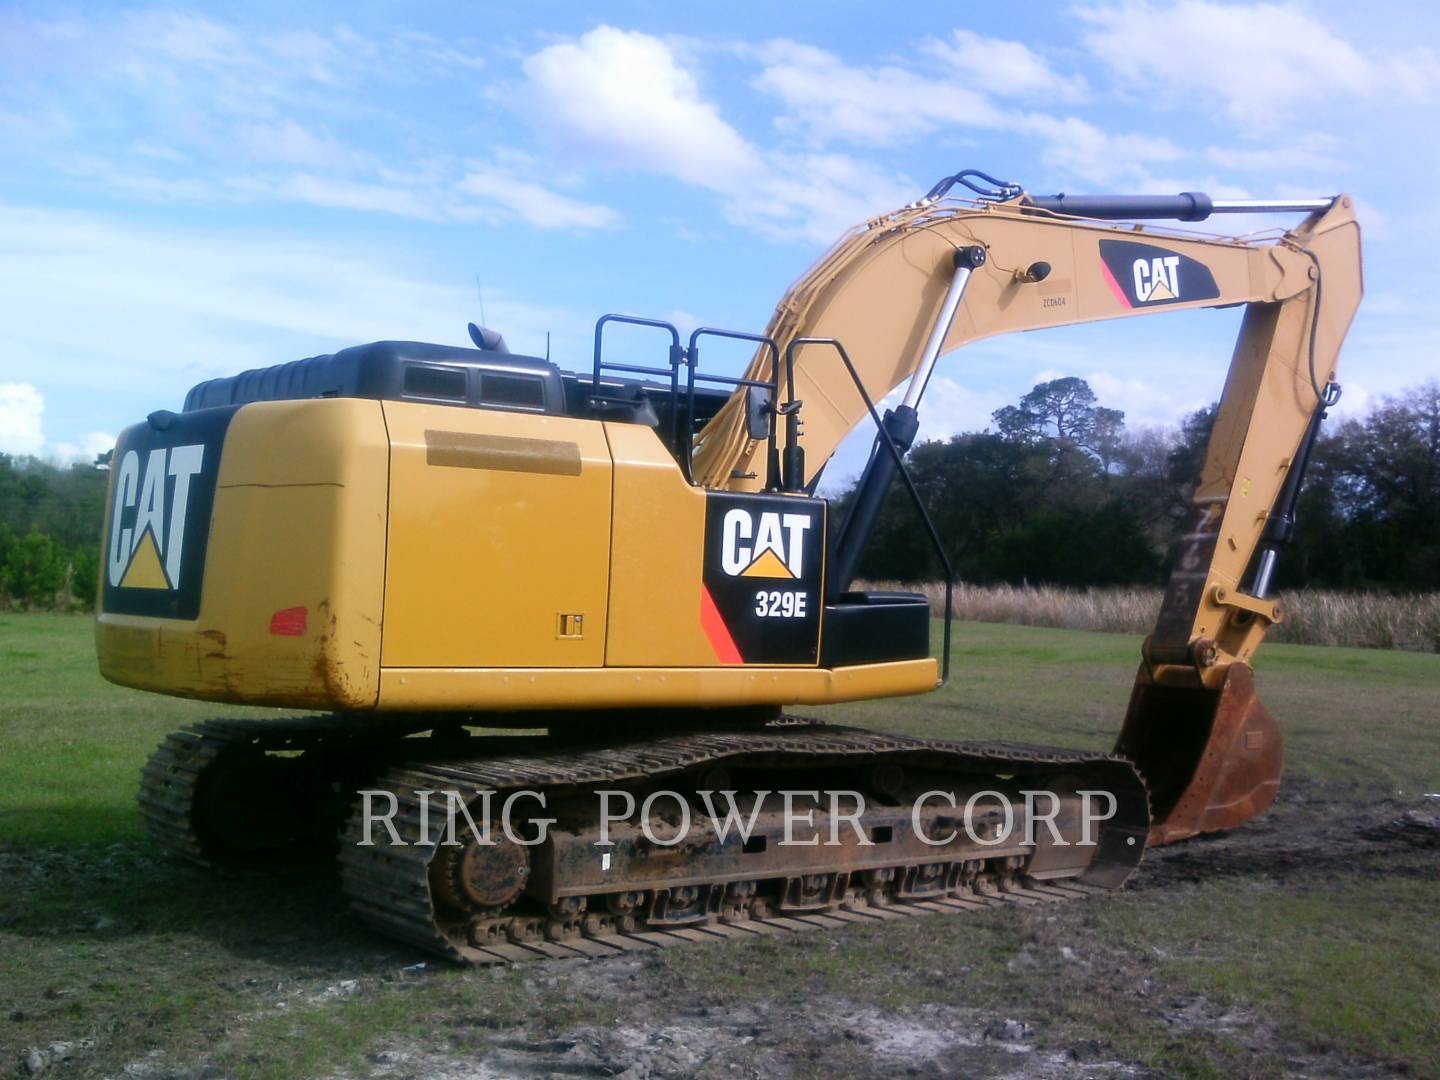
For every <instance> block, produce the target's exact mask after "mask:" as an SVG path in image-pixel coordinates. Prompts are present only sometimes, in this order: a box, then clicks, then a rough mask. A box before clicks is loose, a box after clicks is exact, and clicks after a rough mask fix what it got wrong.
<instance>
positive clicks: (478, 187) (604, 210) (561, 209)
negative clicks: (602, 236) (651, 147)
mask: <svg viewBox="0 0 1440 1080" xmlns="http://www.w3.org/2000/svg"><path fill="white" fill-rule="evenodd" d="M456 186H457V187H458V189H459V190H460V191H461V192H463V193H464V194H466V195H473V196H475V197H477V198H480V199H485V200H488V201H490V202H493V203H495V204H497V205H499V206H502V207H504V208H505V209H506V210H509V211H511V212H512V213H514V214H515V215H516V216H517V217H519V218H520V219H521V220H523V221H525V222H528V223H529V224H531V225H534V226H536V227H538V228H541V229H572V228H575V229H605V228H612V227H614V226H615V225H617V224H619V222H620V215H619V214H617V213H616V212H615V211H614V210H611V209H610V208H609V207H608V206H599V205H597V204H595V203H587V202H581V201H580V200H578V199H572V198H570V197H569V196H566V195H561V194H559V193H558V192H555V191H551V190H550V189H549V188H547V187H544V186H542V185H540V184H537V183H534V182H532V181H529V180H522V179H521V178H520V177H518V176H516V175H515V174H514V173H513V172H511V171H510V170H509V169H506V168H503V167H501V166H498V165H488V164H485V163H483V162H474V163H472V164H471V166H470V169H469V171H468V172H467V173H466V174H465V176H464V178H463V179H462V180H461V181H460V183H459V184H458V185H456Z"/></svg>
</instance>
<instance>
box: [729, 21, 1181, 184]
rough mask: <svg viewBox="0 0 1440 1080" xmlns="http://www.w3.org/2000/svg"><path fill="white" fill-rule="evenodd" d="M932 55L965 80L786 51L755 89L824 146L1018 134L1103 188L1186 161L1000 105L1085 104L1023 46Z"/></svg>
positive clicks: (971, 42) (981, 40)
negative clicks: (1009, 100) (1034, 100)
mask: <svg viewBox="0 0 1440 1080" xmlns="http://www.w3.org/2000/svg"><path fill="white" fill-rule="evenodd" d="M924 51H926V52H928V53H930V54H931V55H933V56H936V57H939V58H941V59H944V60H946V61H947V62H948V64H949V66H950V67H952V68H958V69H959V70H958V71H948V72H945V73H944V74H943V75H938V76H932V75H922V74H920V73H918V72H915V71H912V70H909V69H907V68H901V67H894V66H887V67H863V66H855V65H851V64H847V63H845V62H844V61H842V60H841V59H840V58H839V57H837V56H834V55H833V54H831V53H828V52H825V51H824V50H822V49H817V48H814V47H812V46H807V45H799V44H796V43H794V42H789V41H782V42H772V43H771V44H769V45H767V46H766V47H765V48H764V49H763V50H762V51H761V56H762V58H763V60H764V62H765V64H766V66H765V68H764V70H763V71H762V72H761V74H760V76H759V77H758V78H757V80H756V85H757V86H758V87H759V88H760V89H762V90H765V91H768V92H770V93H772V94H774V95H775V96H776V97H778V98H779V99H780V101H781V102H782V103H783V104H784V106H785V108H786V110H787V111H786V113H785V114H784V115H783V116H781V117H780V118H779V119H778V120H777V121H776V123H777V125H778V126H779V127H780V128H781V129H782V130H784V131H794V132H799V133H803V134H804V135H805V136H806V137H807V138H808V139H809V140H810V141H812V142H813V143H816V144H821V145H823V144H825V143H828V142H831V141H846V142H851V143H856V144H862V145H866V146H889V145H893V144H899V143H904V142H910V141H914V140H915V139H917V138H920V137H922V136H927V135H931V134H933V133H936V132H940V131H944V130H947V129H955V128H967V127H969V128H976V129H979V130H984V131H992V132H1007V133H1013V132H1019V133H1024V134H1028V135H1031V136H1034V137H1036V138H1038V140H1039V142H1040V150H1041V157H1042V158H1043V160H1044V161H1045V162H1046V163H1047V164H1048V165H1050V166H1052V167H1053V168H1055V169H1057V170H1059V171H1060V172H1061V173H1062V174H1064V175H1067V176H1073V177H1076V178H1078V179H1081V180H1086V181H1090V182H1094V183H1109V182H1112V181H1115V180H1117V179H1122V178H1124V179H1130V180H1132V181H1143V180H1145V179H1147V178H1148V176H1149V173H1148V169H1149V166H1150V165H1152V164H1154V163H1157V162H1172V161H1175V160H1178V159H1179V158H1180V157H1181V156H1182V151H1181V150H1180V148H1179V147H1177V146H1176V145H1175V144H1174V143H1173V142H1171V141H1170V140H1169V139H1164V138H1159V137H1154V136H1146V135H1134V134H1124V133H1119V134H1111V133H1109V132H1106V131H1103V130H1101V129H1100V128H1099V127H1097V126H1096V125H1094V124H1092V123H1090V122H1089V121H1086V120H1082V119H1080V118H1079V117H1075V116H1055V115H1051V114H1049V113H1044V112H1038V111H1027V112H1020V111H1016V110H1014V109H1012V108H1009V107H1003V106H1001V105H999V104H997V102H996V101H995V100H994V98H995V97H998V96H1007V95H1008V96H1016V97H1025V96H1033V95H1038V94H1039V92H1040V91H1041V90H1042V89H1043V88H1044V87H1046V86H1050V87H1051V89H1052V92H1051V93H1049V94H1047V95H1045V96H1046V97H1047V98H1054V99H1059V100H1078V99H1080V98H1081V97H1083V95H1084V93H1085V87H1084V81H1083V79H1080V78H1078V77H1071V78H1067V77H1064V76H1061V75H1060V74H1058V73H1057V72H1055V71H1054V70H1053V69H1052V68H1051V67H1050V66H1049V64H1048V63H1046V62H1045V61H1044V60H1043V59H1042V58H1041V57H1040V56H1038V55H1037V54H1035V53H1034V52H1032V51H1031V50H1029V49H1028V48H1027V47H1026V46H1024V45H1022V44H1020V43H1018V42H1011V41H1004V40H1001V39H996V38H986V37H981V36H980V35H977V34H973V33H971V32H969V31H964V30H958V31H956V32H955V33H954V35H952V39H951V41H949V42H940V41H934V40H932V41H930V42H929V43H927V45H926V46H925V49H924ZM976 73H984V74H985V76H986V77H985V79H984V80H983V81H981V80H979V79H977V78H975V77H974V76H975V74H976ZM972 84H973V85H972ZM980 86H983V89H978V88H977V87H980ZM910 197H912V198H913V195H911V196H910Z"/></svg>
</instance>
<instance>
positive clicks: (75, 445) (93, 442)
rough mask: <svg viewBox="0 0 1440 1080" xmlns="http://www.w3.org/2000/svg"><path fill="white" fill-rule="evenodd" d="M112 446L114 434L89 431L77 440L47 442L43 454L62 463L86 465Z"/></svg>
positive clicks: (113, 446)
mask: <svg viewBox="0 0 1440 1080" xmlns="http://www.w3.org/2000/svg"><path fill="white" fill-rule="evenodd" d="M114 448H115V436H114V435H107V434H105V432H103V431H90V432H86V433H85V434H84V435H82V436H80V441H79V442H59V443H52V444H49V445H48V446H47V448H46V451H45V455H44V456H45V457H47V458H50V459H51V460H52V461H57V462H59V463H60V464H62V465H69V464H71V463H78V464H82V465H88V464H89V463H91V462H93V461H94V460H95V458H96V457H97V456H99V455H100V454H103V453H105V451H106V450H113V449H114Z"/></svg>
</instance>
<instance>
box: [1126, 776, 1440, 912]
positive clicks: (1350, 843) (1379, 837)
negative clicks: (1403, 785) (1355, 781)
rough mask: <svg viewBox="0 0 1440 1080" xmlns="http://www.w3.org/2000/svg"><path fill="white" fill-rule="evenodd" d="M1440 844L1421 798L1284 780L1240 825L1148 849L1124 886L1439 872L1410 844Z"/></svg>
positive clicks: (1439, 809)
mask: <svg viewBox="0 0 1440 1080" xmlns="http://www.w3.org/2000/svg"><path fill="white" fill-rule="evenodd" d="M1425 847H1440V805H1437V803H1436V800H1434V799H1432V798H1428V797H1423V796H1422V797H1418V798H1414V799H1399V798H1392V799H1382V800H1378V801H1366V800H1364V799H1363V797H1362V796H1361V794H1360V792H1359V790H1358V788H1357V786H1356V785H1352V784H1346V783H1341V782H1337V781H1326V780H1313V779H1308V778H1295V779H1287V780H1286V781H1285V783H1284V785H1283V786H1282V788H1281V790H1280V795H1279V797H1278V798H1277V799H1276V800H1275V804H1274V805H1273V806H1272V807H1271V808H1270V809H1269V810H1268V811H1267V812H1266V813H1265V814H1262V815H1261V816H1260V817H1258V818H1256V819H1255V820H1254V821H1251V822H1249V823H1247V824H1246V825H1245V826H1243V827H1242V828H1239V829H1234V830H1232V831H1230V832H1226V833H1217V834H1214V835H1210V836H1198V837H1195V838H1194V839H1192V840H1187V841H1185V842H1184V843H1180V844H1172V845H1170V846H1168V847H1162V848H1154V849H1152V850H1150V851H1148V852H1146V854H1145V861H1144V863H1143V864H1142V865H1141V867H1140V870H1139V871H1138V872H1137V873H1136V875H1135V877H1134V878H1133V879H1132V880H1131V881H1130V883H1129V885H1127V886H1126V887H1127V888H1128V889H1131V890H1139V891H1144V890H1149V889H1164V888H1170V887H1172V886H1174V885H1177V884H1181V883H1196V882H1203V881H1210V880H1213V879H1215V878H1219V877H1227V878H1230V877H1233V878H1265V879H1270V880H1273V881H1297V880H1303V879H1309V880H1314V881H1316V882H1324V881H1327V880H1332V879H1335V878H1339V877H1345V878H1352V877H1354V875H1355V874H1356V873H1358V872H1364V873H1369V874H1384V875H1393V876H1406V877H1411V876H1420V877H1440V865H1437V864H1436V862H1435V860H1434V859H1433V858H1431V859H1429V860H1426V859H1423V858H1418V859H1417V858H1413V857H1411V856H1413V855H1414V854H1415V852H1416V849H1417V848H1425Z"/></svg>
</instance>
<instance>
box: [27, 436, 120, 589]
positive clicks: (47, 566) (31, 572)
mask: <svg viewBox="0 0 1440 1080" xmlns="http://www.w3.org/2000/svg"><path fill="white" fill-rule="evenodd" d="M108 459H109V455H108V454H105V455H102V457H101V458H100V459H97V461H96V463H95V464H91V465H86V464H76V465H68V466H58V465H52V464H49V463H48V462H44V461H40V460H38V459H36V458H29V457H12V456H10V455H8V454H0V606H5V607H20V608H68V607H78V608H82V609H89V608H90V607H92V606H93V605H94V601H95V590H96V587H97V586H98V584H99V573H100V519H101V518H102V517H103V516H104V513H105V485H106V483H107V481H108V479H109V473H108V472H106V471H105V469H104V466H105V465H106V464H107V462H108Z"/></svg>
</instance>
